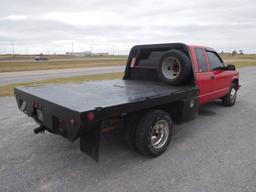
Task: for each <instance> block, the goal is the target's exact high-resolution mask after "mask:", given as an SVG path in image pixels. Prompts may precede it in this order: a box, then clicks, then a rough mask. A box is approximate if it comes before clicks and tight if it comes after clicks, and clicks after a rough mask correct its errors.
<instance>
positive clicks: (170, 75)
mask: <svg viewBox="0 0 256 192" xmlns="http://www.w3.org/2000/svg"><path fill="white" fill-rule="evenodd" d="M161 70H162V73H163V75H164V77H165V78H167V79H171V80H173V79H175V78H177V76H178V75H179V74H180V70H181V65H180V61H179V60H178V59H177V58H175V57H168V58H166V59H165V60H164V61H163V64H162V69H161Z"/></svg>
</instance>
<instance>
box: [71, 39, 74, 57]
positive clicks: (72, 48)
mask: <svg viewBox="0 0 256 192" xmlns="http://www.w3.org/2000/svg"><path fill="white" fill-rule="evenodd" d="M71 50H72V53H71V55H72V56H73V55H74V47H73V41H72V43H71Z"/></svg>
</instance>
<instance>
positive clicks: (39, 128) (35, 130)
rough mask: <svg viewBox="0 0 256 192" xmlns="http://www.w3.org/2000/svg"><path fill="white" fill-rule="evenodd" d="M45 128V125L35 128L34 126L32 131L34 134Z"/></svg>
mask: <svg viewBox="0 0 256 192" xmlns="http://www.w3.org/2000/svg"><path fill="white" fill-rule="evenodd" d="M45 130H46V129H45V127H43V126H40V127H37V128H35V129H33V131H34V133H35V134H38V133H41V132H44V131H45Z"/></svg>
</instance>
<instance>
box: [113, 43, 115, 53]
mask: <svg viewBox="0 0 256 192" xmlns="http://www.w3.org/2000/svg"><path fill="white" fill-rule="evenodd" d="M113 55H115V45H113Z"/></svg>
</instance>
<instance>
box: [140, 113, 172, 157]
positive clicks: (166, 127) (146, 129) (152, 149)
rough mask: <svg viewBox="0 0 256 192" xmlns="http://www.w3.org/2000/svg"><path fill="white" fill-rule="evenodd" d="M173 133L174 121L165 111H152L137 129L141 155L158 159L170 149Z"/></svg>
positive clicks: (141, 120)
mask: <svg viewBox="0 0 256 192" xmlns="http://www.w3.org/2000/svg"><path fill="white" fill-rule="evenodd" d="M172 132H173V127H172V120H171V117H170V116H169V114H168V113H166V112H165V111H163V110H151V111H148V112H147V113H146V114H144V115H143V116H142V118H141V119H140V120H139V123H138V126H137V129H136V146H137V149H138V151H139V152H140V153H142V154H143V155H146V156H152V157H156V156H159V155H161V154H162V153H163V152H164V151H165V150H166V149H167V147H168V145H169V143H170V141H171V136H172Z"/></svg>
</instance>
